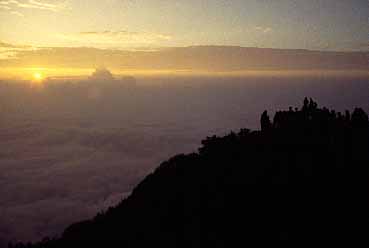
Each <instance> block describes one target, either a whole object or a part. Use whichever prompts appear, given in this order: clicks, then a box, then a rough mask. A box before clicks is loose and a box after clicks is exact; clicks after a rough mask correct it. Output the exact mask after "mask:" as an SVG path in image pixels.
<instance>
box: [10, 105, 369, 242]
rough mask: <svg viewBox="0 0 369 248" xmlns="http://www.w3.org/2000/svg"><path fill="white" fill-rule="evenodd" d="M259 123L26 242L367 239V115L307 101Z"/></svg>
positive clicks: (206, 144) (208, 143)
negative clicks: (85, 216) (90, 214)
mask: <svg viewBox="0 0 369 248" xmlns="http://www.w3.org/2000/svg"><path fill="white" fill-rule="evenodd" d="M261 126H262V130H261V131H250V130H248V129H242V130H241V131H240V132H239V133H238V134H236V133H230V134H229V135H227V136H225V137H221V138H220V137H216V136H213V137H208V138H207V139H205V140H204V141H203V142H202V144H203V145H202V147H201V148H200V149H199V152H198V153H193V154H188V155H177V156H175V157H173V158H171V159H169V160H168V161H166V162H164V163H162V164H161V165H160V166H159V167H158V168H157V169H156V170H155V172H153V173H152V174H150V175H148V176H147V177H146V178H145V179H144V180H143V181H142V182H141V183H140V184H139V185H138V186H137V187H136V188H135V189H134V190H133V192H132V194H131V195H130V196H129V197H128V198H127V199H125V200H123V201H122V202H121V203H120V204H119V205H118V206H116V207H114V208H110V209H109V210H108V211H106V212H105V213H101V214H98V215H97V216H96V217H95V218H94V219H92V220H88V221H84V222H80V223H77V224H73V225H71V226H70V227H69V228H67V229H66V230H65V232H64V233H63V235H62V237H61V238H59V239H54V240H48V239H46V240H44V241H42V242H40V243H37V244H34V245H32V246H29V247H47V248H51V247H246V246H248V245H249V246H250V247H255V246H257V247H261V246H264V245H268V246H267V247H270V245H280V244H291V245H294V246H296V247H301V246H310V247H311V246H313V245H314V246H315V245H324V244H325V245H328V246H334V245H338V244H341V245H342V244H344V245H350V246H355V243H359V242H362V243H361V246H363V245H364V246H365V245H366V246H367V245H368V231H369V230H368V229H369V228H368V227H369V226H368V224H369V222H368V221H369V216H368V213H369V211H368V210H369V209H368V207H369V204H368V198H369V183H368V182H369V180H368V179H369V170H368V168H369V167H368V166H369V122H368V116H367V114H366V113H365V112H364V111H363V110H362V109H355V110H354V112H353V113H352V115H351V114H350V113H349V112H348V111H347V112H346V113H345V115H344V116H343V115H342V114H341V113H336V112H334V111H329V110H328V109H326V108H323V109H320V108H318V106H317V104H316V103H315V102H314V101H313V100H311V99H310V100H308V99H305V101H304V104H303V107H302V108H301V110H296V109H295V110H293V109H292V108H290V109H289V110H288V111H279V112H277V113H276V114H275V117H274V121H273V123H271V122H270V120H269V117H268V115H267V112H264V113H263V115H262V118H261ZM15 247H28V246H26V245H23V244H18V245H16V246H15Z"/></svg>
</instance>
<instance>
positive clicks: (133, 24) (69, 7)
mask: <svg viewBox="0 0 369 248" xmlns="http://www.w3.org/2000/svg"><path fill="white" fill-rule="evenodd" d="M0 23H1V24H0V59H7V58H14V57H16V56H17V54H20V53H21V52H24V51H29V50H34V49H40V48H45V47H48V48H50V47H90V48H99V49H117V50H118V49H119V50H122V49H141V50H142V49H158V48H163V47H185V46H196V45H222V46H243V47H261V48H282V49H309V50H322V51H362V50H365V51H367V50H368V43H369V42H368V38H369V37H368V35H369V32H368V31H369V2H368V1H367V0H309V1H306V0H278V1H276V0H233V1H226V0H186V1H173V0H106V1H100V0H0Z"/></svg>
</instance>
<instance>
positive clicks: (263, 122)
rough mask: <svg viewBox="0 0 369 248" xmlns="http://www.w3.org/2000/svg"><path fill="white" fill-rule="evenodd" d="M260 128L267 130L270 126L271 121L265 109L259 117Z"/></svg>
mask: <svg viewBox="0 0 369 248" xmlns="http://www.w3.org/2000/svg"><path fill="white" fill-rule="evenodd" d="M260 124H261V130H262V131H267V130H270V129H271V127H272V123H271V122H270V119H269V116H268V112H267V111H266V110H265V111H264V112H263V114H262V115H261V118H260Z"/></svg>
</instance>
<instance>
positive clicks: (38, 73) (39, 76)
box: [33, 72, 43, 81]
mask: <svg viewBox="0 0 369 248" xmlns="http://www.w3.org/2000/svg"><path fill="white" fill-rule="evenodd" d="M33 78H34V79H35V80H36V81H41V80H42V79H43V75H42V73H40V72H35V73H34V74H33Z"/></svg>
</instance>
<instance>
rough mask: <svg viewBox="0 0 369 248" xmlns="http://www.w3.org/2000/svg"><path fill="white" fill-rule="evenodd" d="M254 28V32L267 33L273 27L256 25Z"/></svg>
mask: <svg viewBox="0 0 369 248" xmlns="http://www.w3.org/2000/svg"><path fill="white" fill-rule="evenodd" d="M254 30H255V31H256V32H258V33H263V34H267V33H270V32H272V31H273V29H272V28H270V27H261V26H256V27H255V28H254Z"/></svg>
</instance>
